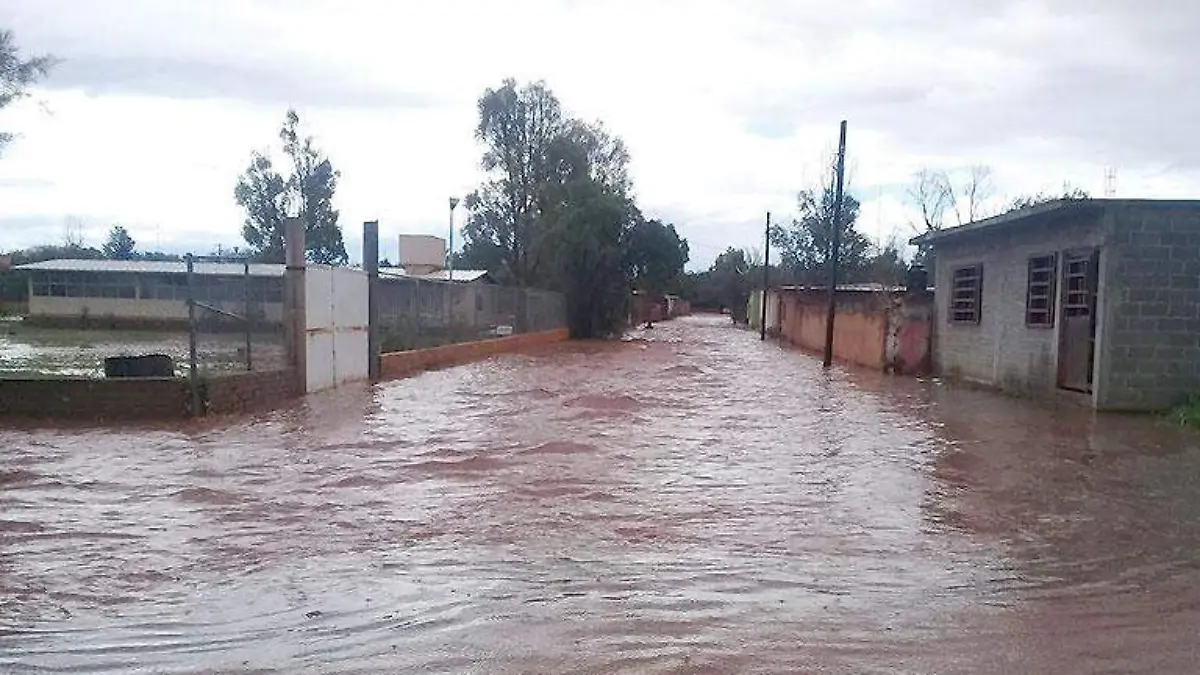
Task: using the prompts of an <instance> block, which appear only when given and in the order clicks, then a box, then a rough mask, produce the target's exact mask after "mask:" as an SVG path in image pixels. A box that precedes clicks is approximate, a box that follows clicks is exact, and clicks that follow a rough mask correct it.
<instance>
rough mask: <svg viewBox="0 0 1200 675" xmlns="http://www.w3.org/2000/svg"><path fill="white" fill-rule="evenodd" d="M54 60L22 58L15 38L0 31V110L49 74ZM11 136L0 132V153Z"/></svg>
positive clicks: (40, 57) (6, 32)
mask: <svg viewBox="0 0 1200 675" xmlns="http://www.w3.org/2000/svg"><path fill="white" fill-rule="evenodd" d="M54 63H55V60H54V58H53V57H50V56H35V57H32V58H24V57H22V56H21V53H20V51H19V50H18V49H17V42H16V37H15V36H14V35H13V32H12V31H10V30H3V29H0V109H4V108H5V107H7V106H8V105H9V104H11V103H13V102H14V101H16V100H18V99H21V98H24V97H25V96H27V95H28V89H29V87H30V86H31V85H34V84H36V83H37V82H38V80H40V79H42V78H43V77H45V76H46V75H48V74H49V73H50V68H51V67H52V66H53V65H54ZM12 139H13V134H11V133H5V132H0V151H2V150H3V149H4V146H5V145H7V144H8V143H9V141H11V140H12Z"/></svg>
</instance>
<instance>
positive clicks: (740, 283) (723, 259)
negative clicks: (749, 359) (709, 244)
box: [708, 247, 753, 323]
mask: <svg viewBox="0 0 1200 675" xmlns="http://www.w3.org/2000/svg"><path fill="white" fill-rule="evenodd" d="M708 273H709V278H710V280H711V283H712V285H713V288H714V290H715V292H716V295H717V298H718V300H719V302H720V306H721V307H726V308H728V309H729V314H730V315H731V316H732V317H733V320H734V322H735V323H746V310H747V307H746V303H748V302H749V301H750V289H751V287H752V285H753V280H751V278H750V261H749V259H748V256H747V255H746V251H744V250H742V249H740V248H732V247H731V248H727V249H725V252H724V253H722V254H721V255H719V256H717V259H716V260H715V261H713V264H712V267H710V268H709V270H708Z"/></svg>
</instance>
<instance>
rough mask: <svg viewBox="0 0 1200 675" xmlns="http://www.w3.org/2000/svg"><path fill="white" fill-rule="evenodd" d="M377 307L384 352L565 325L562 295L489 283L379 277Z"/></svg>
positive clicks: (564, 303) (565, 316)
mask: <svg viewBox="0 0 1200 675" xmlns="http://www.w3.org/2000/svg"><path fill="white" fill-rule="evenodd" d="M377 307H378V316H379V323H380V330H379V333H380V339H381V342H382V349H383V351H384V352H394V351H404V350H407V349H422V348H426V347H437V346H440V345H447V344H454V343H458V342H470V341H473V340H484V339H487V338H494V337H502V336H505V335H512V334H514V333H531V332H536V331H544V330H552V329H555V328H563V327H565V326H566V325H567V312H566V301H565V300H564V298H563V296H562V295H561V294H559V293H554V292H552V291H543V290H538V289H532V288H511V287H506V286H496V285H492V284H476V283H460V282H446V281H430V280H425V279H414V278H411V277H389V276H381V277H380V278H379V297H378V302H377Z"/></svg>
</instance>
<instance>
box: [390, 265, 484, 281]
mask: <svg viewBox="0 0 1200 675" xmlns="http://www.w3.org/2000/svg"><path fill="white" fill-rule="evenodd" d="M379 273H380V274H382V275H384V276H389V277H409V278H411V279H422V280H425V281H450V273H449V272H448V271H447V270H438V271H436V272H430V273H429V274H409V273H407V272H405V271H404V268H403V267H380V268H379ZM485 276H487V270H454V281H455V283H458V282H460V281H461V282H463V283H469V282H472V281H479V280H480V279H482V278H483V277H485Z"/></svg>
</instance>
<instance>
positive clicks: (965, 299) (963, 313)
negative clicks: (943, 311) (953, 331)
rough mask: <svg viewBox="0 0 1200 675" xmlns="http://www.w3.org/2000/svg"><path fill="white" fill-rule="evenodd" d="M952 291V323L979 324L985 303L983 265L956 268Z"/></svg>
mask: <svg viewBox="0 0 1200 675" xmlns="http://www.w3.org/2000/svg"><path fill="white" fill-rule="evenodd" d="M950 289H951V290H950V322H951V323H979V310H980V305H981V304H982V301H983V265H969V266H967V267H956V268H954V274H953V283H952V284H951V287H950Z"/></svg>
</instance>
